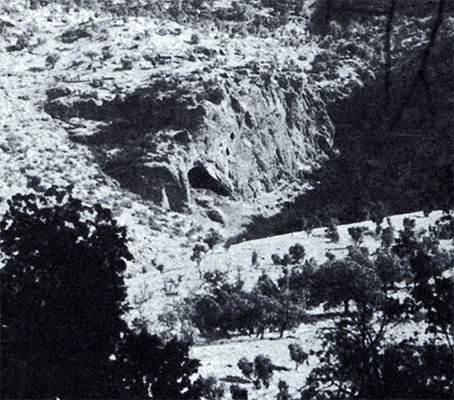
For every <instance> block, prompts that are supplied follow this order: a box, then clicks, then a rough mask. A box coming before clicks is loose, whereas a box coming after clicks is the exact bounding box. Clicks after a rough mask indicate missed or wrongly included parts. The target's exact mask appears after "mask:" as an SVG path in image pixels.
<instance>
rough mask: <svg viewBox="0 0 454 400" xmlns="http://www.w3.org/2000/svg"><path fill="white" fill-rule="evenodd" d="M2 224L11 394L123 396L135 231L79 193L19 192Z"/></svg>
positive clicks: (6, 393) (4, 378) (4, 334)
mask: <svg viewBox="0 0 454 400" xmlns="http://www.w3.org/2000/svg"><path fill="white" fill-rule="evenodd" d="M8 205H9V209H8V210H7V211H6V213H5V215H4V217H3V219H2V221H1V222H0V248H1V250H2V251H3V253H4V255H5V259H6V262H5V266H4V268H3V269H2V270H0V277H1V304H2V309H1V338H2V346H1V360H2V368H1V395H2V398H49V397H55V396H58V397H61V398H106V397H115V396H118V391H119V390H120V389H119V387H118V386H119V385H120V384H121V381H120V382H119V381H118V380H117V379H114V376H115V374H114V363H113V362H112V361H111V360H110V359H109V358H110V356H111V355H112V354H113V353H114V352H115V346H116V343H117V341H118V340H119V339H120V335H121V334H122V332H124V331H125V330H126V326H125V323H124V322H123V320H122V319H121V315H122V313H123V312H124V310H125V306H124V300H125V298H126V291H125V286H124V282H123V275H122V274H123V272H124V270H125V268H126V263H125V260H130V259H131V258H132V257H131V254H130V253H129V251H128V248H127V246H126V241H127V239H126V231H125V229H124V228H121V227H119V226H117V224H116V222H115V220H114V219H113V218H112V214H111V212H110V211H109V210H107V209H105V208H103V207H102V206H101V205H99V204H96V205H94V206H92V207H90V206H85V205H83V204H82V202H81V201H79V200H77V199H75V198H73V197H72V196H71V194H70V192H69V191H65V190H57V189H55V188H51V189H49V190H47V191H46V192H45V193H44V194H43V195H39V196H37V195H35V194H29V195H20V194H18V195H15V196H13V197H12V199H11V200H9V201H8Z"/></svg>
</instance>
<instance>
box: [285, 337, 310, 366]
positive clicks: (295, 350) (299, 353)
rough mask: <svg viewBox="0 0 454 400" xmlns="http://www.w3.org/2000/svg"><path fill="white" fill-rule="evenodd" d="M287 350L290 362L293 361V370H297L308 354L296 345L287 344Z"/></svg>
mask: <svg viewBox="0 0 454 400" xmlns="http://www.w3.org/2000/svg"><path fill="white" fill-rule="evenodd" d="M288 349H289V351H290V358H291V359H292V361H295V364H296V367H295V370H297V369H298V366H299V365H301V364H303V363H304V362H306V361H307V359H308V357H309V354H308V353H306V352H305V351H304V350H303V348H302V347H301V346H300V345H299V344H298V343H291V344H289V345H288Z"/></svg>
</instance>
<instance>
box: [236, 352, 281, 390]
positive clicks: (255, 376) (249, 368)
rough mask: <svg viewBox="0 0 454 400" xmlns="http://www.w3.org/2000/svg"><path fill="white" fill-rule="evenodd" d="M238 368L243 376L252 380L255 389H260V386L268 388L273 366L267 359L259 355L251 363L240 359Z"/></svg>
mask: <svg viewBox="0 0 454 400" xmlns="http://www.w3.org/2000/svg"><path fill="white" fill-rule="evenodd" d="M238 368H239V369H240V371H241V372H242V373H243V375H244V376H246V377H247V378H248V379H251V380H252V383H253V384H254V387H255V388H256V389H260V388H261V386H262V385H264V386H265V387H266V388H267V387H269V385H270V381H271V377H272V376H273V371H274V369H275V366H274V365H273V364H272V362H271V360H270V359H269V358H268V357H265V356H264V355H262V354H260V355H258V356H257V357H255V359H254V362H253V363H252V362H250V361H248V360H247V359H246V358H245V357H243V358H241V359H240V361H238Z"/></svg>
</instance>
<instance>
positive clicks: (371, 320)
mask: <svg viewBox="0 0 454 400" xmlns="http://www.w3.org/2000/svg"><path fill="white" fill-rule="evenodd" d="M413 228H414V224H413V223H412V222H411V221H409V220H407V221H406V222H405V229H404V230H403V231H401V234H400V238H399V239H398V241H397V244H396V245H395V246H394V247H393V250H394V254H392V256H393V257H396V256H397V257H398V258H399V261H398V262H399V263H400V264H406V265H404V266H403V267H402V268H403V269H404V270H405V271H408V274H407V276H406V278H407V280H408V284H407V287H406V288H404V289H400V290H399V296H393V295H392V294H395V293H396V291H394V293H390V294H391V295H388V293H387V291H385V292H384V293H383V296H382V301H381V302H373V301H370V300H367V301H363V302H361V303H360V304H359V306H358V307H357V312H356V313H353V314H349V315H347V316H345V317H344V318H342V319H340V320H338V321H336V323H335V326H334V327H332V328H327V329H325V330H324V332H321V337H322V340H323V343H322V350H321V351H319V352H317V353H316V354H317V356H318V357H319V360H320V365H319V366H318V367H317V368H315V369H314V370H312V372H311V374H310V376H309V378H308V379H307V381H306V386H305V388H304V390H303V391H302V398H303V399H306V398H307V399H309V398H310V399H319V400H322V399H323V400H324V399H343V398H350V399H364V398H367V399H369V398H373V399H390V398H393V399H394V398H399V399H428V398H436V399H449V398H452V393H453V391H454V374H453V371H454V369H453V367H454V351H453V346H452V336H453V320H454V301H453V300H454V285H453V280H452V278H450V277H447V276H445V272H446V271H447V270H450V269H452V265H453V262H454V253H453V252H452V251H450V252H447V251H443V250H441V249H440V248H439V246H438V241H437V240H436V238H434V237H433V231H432V230H431V231H430V232H431V233H430V234H429V235H426V236H423V237H418V236H416V235H415V234H414V231H413ZM387 251H388V250H385V249H381V251H380V252H379V255H378V258H377V261H378V263H382V264H383V263H384V264H387V265H384V266H382V267H378V266H377V268H376V269H377V270H380V268H381V269H382V271H383V273H384V275H385V276H388V273H389V271H391V276H392V279H391V281H394V280H397V279H398V277H397V276H396V275H395V267H396V262H395V260H394V258H393V259H391V258H390V257H391V256H390V255H389V254H388V253H385V252H387ZM383 257H386V258H385V259H383ZM390 264H391V265H390ZM386 284H387V282H384V285H383V286H386ZM400 286H402V282H400ZM421 318H423V319H424V323H425V324H424V325H426V326H427V329H426V335H429V336H428V337H427V336H426V337H424V338H420V337H418V332H413V334H412V333H411V332H409V333H408V335H407V337H403V338H397V337H395V336H394V335H393V333H394V332H393V328H395V327H396V326H399V324H400V323H402V322H408V321H409V320H411V321H415V322H418V321H419V320H420V319H421Z"/></svg>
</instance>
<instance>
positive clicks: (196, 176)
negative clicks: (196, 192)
mask: <svg viewBox="0 0 454 400" xmlns="http://www.w3.org/2000/svg"><path fill="white" fill-rule="evenodd" d="M188 180H189V184H190V185H191V187H193V188H194V189H207V190H211V191H212V192H215V193H217V194H220V195H221V196H228V195H229V194H230V192H229V190H228V189H227V187H226V186H225V185H223V184H222V183H221V182H219V181H218V180H217V179H216V178H213V177H212V176H211V175H210V173H209V172H208V171H207V170H206V169H205V167H203V166H202V165H198V166H195V167H193V168H191V169H190V170H189V172H188Z"/></svg>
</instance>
